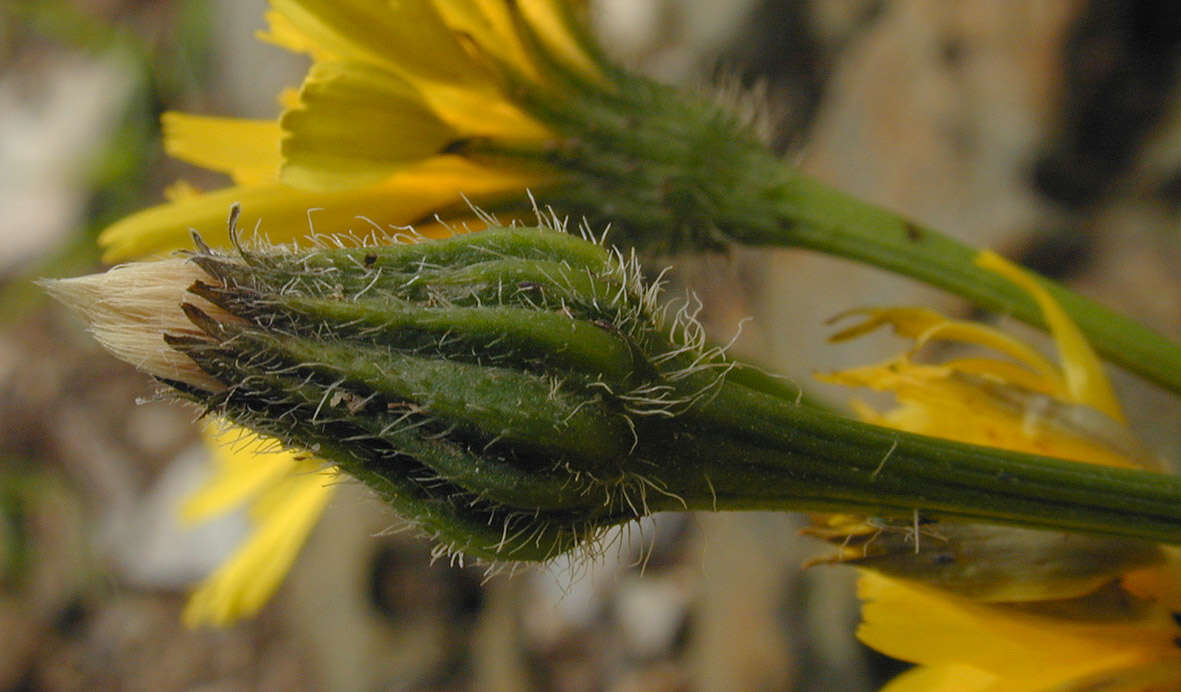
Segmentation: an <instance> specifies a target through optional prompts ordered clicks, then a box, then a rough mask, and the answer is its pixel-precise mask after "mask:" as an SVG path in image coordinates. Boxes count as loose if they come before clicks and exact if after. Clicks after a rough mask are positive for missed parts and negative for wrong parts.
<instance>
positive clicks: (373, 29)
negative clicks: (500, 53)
mask: <svg viewBox="0 0 1181 692" xmlns="http://www.w3.org/2000/svg"><path fill="white" fill-rule="evenodd" d="M435 5H436V3H435V2H433V1H431V0H400V1H399V2H398V3H396V7H392V6H391V3H389V2H385V1H383V0H271V7H272V8H273V10H272V13H270V14H268V20H270V23H271V36H272V37H274V38H275V39H276V42H279V43H280V44H281V45H283V46H284V47H289V48H290V47H304V46H311V47H314V48H315V50H317V51H324V52H327V53H329V54H331V55H333V56H335V57H337V58H342V59H348V60H358V61H363V62H368V63H371V64H374V65H383V66H385V67H387V68H389V69H395V70H398V71H403V72H408V73H412V74H413V75H415V76H418V77H421V78H423V79H427V80H431V81H442V82H453V83H465V84H477V83H479V82H480V81H482V80H483V79H486V78H487V77H488V75H487V74H486V73H484V72H483V71H482V70H481V69H480V66H479V65H478V64H476V63H475V62H473V60H472V59H471V57H470V56H469V55H468V54H467V52H466V51H465V50H464V49H463V47H462V46H461V45H460V44H459V42H458V41H457V40H456V38H455V35H454V34H453V33H452V31H451V30H450V29H449V28H448V27H447V25H446V24H444V23H443V20H442V18H441V17H440V16H439V13H438V12H437V10H436V8H435ZM304 52H307V51H306V50H305V51H304Z"/></svg>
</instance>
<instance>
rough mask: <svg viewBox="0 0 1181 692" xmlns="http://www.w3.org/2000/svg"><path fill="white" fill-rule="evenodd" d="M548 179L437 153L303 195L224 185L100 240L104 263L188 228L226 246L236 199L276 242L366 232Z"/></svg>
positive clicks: (156, 245) (184, 237)
mask: <svg viewBox="0 0 1181 692" xmlns="http://www.w3.org/2000/svg"><path fill="white" fill-rule="evenodd" d="M550 181H551V179H550V178H549V176H545V175H540V174H534V173H529V172H525V171H512V170H501V169H497V168H490V167H486V166H481V165H478V164H474V163H471V162H468V161H464V160H462V159H459V158H457V157H450V156H446V157H436V158H434V159H429V160H427V161H424V162H423V163H421V164H418V165H416V166H411V167H407V168H406V169H405V170H402V171H399V172H397V173H395V174H394V175H392V176H390V178H389V179H388V180H386V181H385V182H383V183H381V184H379V185H371V186H368V187H364V188H357V189H351V190H338V191H335V192H309V191H305V190H297V189H295V188H292V187H288V186H285V185H281V184H278V183H274V184H267V185H253V186H239V187H231V188H226V189H224V190H218V191H215V192H210V193H208V194H204V195H200V196H197V197H193V198H190V199H185V200H180V201H177V202H173V203H170V204H164V205H160V206H157V207H152V208H150V209H146V210H144V211H141V212H139V213H137V214H133V215H131V216H129V217H127V218H124V219H122V220H121V221H119V222H117V223H115V224H114V225H112V226H110V227H108V228H107V229H105V230H104V231H103V232H102V233H101V234H100V235H99V239H98V242H99V245H100V246H102V247H103V248H104V250H105V253H104V255H103V261H105V262H119V261H123V260H127V259H131V258H139V257H145V256H150V255H159V254H162V253H166V252H169V251H172V250H177V249H181V248H188V247H192V239H191V237H190V234H189V229H190V228H191V229H195V230H196V231H198V232H199V233H200V234H201V235H202V237H204V238H205V240H206V242H208V243H209V244H210V245H212V246H221V247H228V246H229V244H230V243H229V235H228V233H227V231H226V215H227V212H228V211H229V209H230V206H231V205H232V204H234V203H241V205H242V217H241V219H240V222H239V223H240V226H241V228H243V229H245V230H246V231H247V238H249V233H250V231H251V230H252V229H253V228H254V227H255V224H256V223H260V224H261V225H260V232H261V233H263V234H264V235H265V236H266V237H268V238H270V239H271V240H272V241H275V242H285V241H292V240H296V241H302V240H304V239H306V238H307V236H308V235H309V233H310V232H311V230H312V227H313V226H314V230H315V231H316V232H317V233H344V234H349V233H354V234H357V235H360V236H364V235H366V234H368V233H370V232H371V231H372V230H373V224H376V225H378V226H380V227H381V228H382V229H384V230H387V231H388V230H389V229H390V226H406V225H407V224H410V223H413V222H415V221H417V220H418V219H420V218H422V217H424V216H426V215H428V214H430V213H431V212H433V211H435V210H437V209H440V208H444V207H446V206H449V205H452V204H457V203H460V202H461V201H462V197H461V195H469V196H471V197H472V198H476V199H479V198H482V197H486V196H495V195H500V194H514V195H523V194H524V190H525V189H526V188H538V187H543V186H545V185H546V184H547V183H549V182H550Z"/></svg>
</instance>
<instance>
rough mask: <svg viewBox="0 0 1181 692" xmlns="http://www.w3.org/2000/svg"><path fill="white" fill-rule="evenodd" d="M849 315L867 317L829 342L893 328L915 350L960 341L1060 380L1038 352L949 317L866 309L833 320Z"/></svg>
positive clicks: (904, 310)
mask: <svg viewBox="0 0 1181 692" xmlns="http://www.w3.org/2000/svg"><path fill="white" fill-rule="evenodd" d="M848 315H864V316H865V318H866V319H865V321H863V322H862V323H860V324H856V325H853V326H852V327H849V328H847V329H844V330H842V331H840V332H838V333H836V334H834V335H833V336H831V337H829V341H846V340H848V339H852V338H854V337H857V336H861V335H862V334H866V333H868V332H871V331H873V330H874V329H877V328H878V327H880V326H882V325H890V326H891V327H893V329H894V331H895V333H897V334H898V335H899V336H903V337H906V338H909V339H914V340H915V341H916V348H918V347H920V346H922V345H923V344H925V343H927V342H929V341H958V342H960V343H964V344H973V345H976V346H982V347H984V348H990V349H993V350H995V351H999V352H1001V353H1003V354H1005V355H1007V356H1009V357H1010V358H1012V359H1013V360H1015V361H1017V362H1018V363H1020V364H1022V365H1024V366H1026V367H1028V368H1030V369H1031V370H1033V371H1034V372H1036V373H1038V374H1039V375H1041V376H1042V377H1047V378H1058V377H1059V374H1058V368H1056V367H1055V366H1054V364H1053V363H1051V362H1050V361H1048V360H1046V358H1045V357H1043V356H1042V355H1041V354H1040V353H1038V352H1037V351H1036V350H1034V349H1032V348H1030V347H1029V346H1027V345H1025V344H1024V343H1022V342H1020V341H1018V340H1017V339H1014V338H1013V337H1011V336H1009V335H1008V334H1005V333H1004V332H1002V331H999V330H997V329H992V328H991V327H986V326H984V325H980V324H976V323H974V322H962V321H958V320H949V319H948V318H947V317H945V316H943V315H941V314H939V313H938V312H935V311H934V310H928V309H926V308H909V307H904V308H863V309H858V310H850V311H848V312H845V313H842V314H840V315H838V316H837V317H836V318H834V319H841V318H842V317H845V316H848Z"/></svg>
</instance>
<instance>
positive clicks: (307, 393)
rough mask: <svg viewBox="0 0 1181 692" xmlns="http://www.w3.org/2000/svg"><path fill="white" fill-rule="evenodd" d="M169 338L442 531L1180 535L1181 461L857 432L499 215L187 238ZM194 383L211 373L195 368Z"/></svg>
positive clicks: (682, 309) (453, 539) (645, 291)
mask: <svg viewBox="0 0 1181 692" xmlns="http://www.w3.org/2000/svg"><path fill="white" fill-rule="evenodd" d="M198 248H199V249H198V251H196V252H193V253H191V255H190V261H191V262H192V263H194V264H196V265H197V266H198V267H199V268H200V269H201V271H203V272H204V274H205V275H206V278H204V279H202V280H199V281H197V282H195V283H194V284H193V285H192V286H191V287H190V288H189V291H188V295H189V296H190V299H188V300H187V302H185V304H184V305H183V308H182V309H183V310H184V313H185V315H186V316H187V317H188V320H189V321H190V322H191V323H192V326H193V328H192V329H187V330H179V331H177V330H174V331H173V332H170V333H166V334H165V336H164V338H165V340H166V341H167V343H168V344H169V345H170V346H171V347H172V348H174V349H176V350H178V351H180V352H181V353H183V354H185V355H186V356H187V357H188V358H190V359H191V360H192V361H193V362H194V363H196V365H197V366H199V367H200V369H201V370H202V371H204V373H205V374H206V375H208V376H209V377H210V378H211V379H209V378H207V379H206V380H204V381H203V382H201V383H197V384H194V382H185V381H179V380H176V381H171V380H170V381H166V383H167V384H169V385H171V386H173V387H174V388H175V389H176V390H177V391H178V392H179V393H181V394H182V395H183V396H185V397H187V398H190V399H192V400H195V401H197V402H198V403H200V404H201V405H202V406H204V407H205V408H206V409H207V410H208V411H209V412H211V413H215V414H217V415H223V416H225V417H227V418H229V419H230V420H232V421H234V422H236V423H240V424H242V425H245V426H247V427H250V428H253V429H255V430H257V431H259V432H262V433H265V434H267V435H270V436H273V437H275V438H277V439H279V440H280V441H282V442H283V443H285V444H288V445H291V446H296V447H302V448H305V449H309V450H312V451H313V452H315V453H316V454H319V455H321V456H322V457H324V458H326V459H329V460H330V461H332V462H334V463H336V464H338V465H339V466H340V467H341V468H342V469H344V470H345V471H347V472H348V473H350V474H352V475H353V476H355V477H356V478H358V479H360V480H361V481H363V482H364V483H366V484H367V485H369V486H371V487H372V488H373V489H374V490H376V491H377V492H378V493H380V494H381V496H382V497H383V498H384V499H385V500H386V501H388V502H389V503H390V504H391V505H392V506H393V507H394V508H395V509H396V510H397V511H399V512H400V513H401V514H403V515H404V516H406V517H408V518H410V519H412V520H413V521H415V522H416V523H417V524H418V525H419V526H421V527H422V528H423V529H424V530H425V531H426V532H428V533H430V534H431V535H433V536H434V537H436V538H437V539H438V540H439V541H440V544H441V545H442V546H444V547H445V548H446V549H447V550H450V551H458V552H463V553H466V554H472V555H475V556H479V557H482V558H488V559H495V560H542V559H546V558H548V557H551V556H553V555H555V554H558V553H561V552H564V551H567V550H570V549H572V548H575V547H576V546H579V545H581V544H583V543H585V542H586V541H588V539H592V538H594V537H595V536H597V535H599V533H600V532H601V531H602V530H603V529H605V528H607V527H610V526H614V525H617V524H620V523H622V522H626V521H629V520H631V519H634V518H637V517H640V516H643V515H644V514H647V513H649V512H654V511H661V510H691V509H715V510H723V509H738V510H743V509H802V510H844V511H859V512H863V513H867V514H872V515H876V516H884V517H895V518H898V519H910V518H912V517H914V516H915V513H920V514H921V516H922V518H923V520H949V521H984V522H990V523H1000V524H1016V525H1022V526H1029V527H1041V528H1050V527H1052V528H1058V529H1064V530H1068V531H1077V532H1083V533H1095V534H1105V535H1117V536H1137V537H1141V538H1149V539H1153V540H1160V541H1167V542H1181V502H1179V500H1181V480H1178V479H1175V478H1171V477H1165V476H1159V475H1156V474H1150V473H1141V472H1133V471H1124V470H1120V469H1110V468H1101V467H1095V466H1088V465H1082V464H1074V463H1070V462H1064V461H1058V460H1052V459H1045V458H1041V457H1032V456H1027V455H1021V454H1016V453H1009V452H1003V451H1000V450H995V449H985V448H976V447H970V446H966V445H960V444H955V443H951V442H945V441H940V440H933V439H929V438H923V437H919V436H914V435H907V434H905V433H900V432H897V431H892V430H886V429H882V428H876V427H873V426H869V425H865V424H861V423H857V422H853V421H850V420H846V419H844V418H840V417H838V416H835V415H833V414H831V413H827V412H824V411H820V410H818V409H814V408H811V407H809V406H806V405H801V404H799V403H797V402H796V401H795V397H794V396H791V395H790V392H789V391H784V390H785V389H790V388H784V387H781V386H777V385H776V384H775V383H774V382H773V381H772V379H771V378H768V377H765V376H762V375H760V374H759V373H758V371H757V370H755V369H753V368H750V367H748V366H745V365H743V364H741V363H738V362H735V361H733V360H731V359H730V358H728V357H727V356H726V355H725V353H724V352H723V350H722V349H720V348H717V347H711V346H709V344H708V343H707V342H706V340H705V337H704V333H703V331H702V329H701V326H700V324H698V323H697V322H696V321H695V320H694V319H693V315H692V307H693V302H692V301H691V300H690V299H686V300H685V301H683V302H681V303H679V304H677V305H676V306H674V307H670V304H669V303H665V302H662V301H661V296H660V290H659V283H658V282H657V283H650V282H648V281H646V280H645V278H644V274H643V272H642V270H641V267H640V266H639V264H638V262H636V261H635V259H634V258H630V259H629V258H625V257H624V256H623V255H622V254H620V253H618V252H612V251H609V250H607V249H605V248H604V247H602V246H601V245H599V244H596V243H594V242H589V241H587V240H583V239H581V238H578V237H576V236H573V235H568V234H566V233H563V232H558V231H553V230H547V229H537V228H499V229H492V230H489V231H486V232H481V233H475V234H463V235H457V236H454V237H452V238H448V239H444V240H433V241H426V240H424V241H423V242H419V243H416V244H399V245H389V246H379V247H360V248H335V249H325V248H317V249H310V250H307V249H304V250H298V249H284V248H274V247H263V248H258V249H255V250H246V249H241V248H239V249H238V250H237V251H236V252H234V253H230V254H222V253H218V252H215V251H212V250H209V249H208V248H206V247H204V246H203V245H202V244H200V243H198ZM210 382H217V383H220V384H221V385H222V386H220V387H215V386H211V385H210V384H209V383H210Z"/></svg>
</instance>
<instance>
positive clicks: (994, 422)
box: [818, 252, 1154, 467]
mask: <svg viewBox="0 0 1181 692" xmlns="http://www.w3.org/2000/svg"><path fill="white" fill-rule="evenodd" d="M977 262H978V264H980V265H981V266H983V267H986V268H988V269H991V270H992V271H995V272H997V273H999V274H1001V275H1002V276H1005V277H1006V278H1008V279H1009V280H1011V281H1013V282H1014V283H1017V284H1018V285H1020V286H1021V287H1022V288H1024V289H1025V290H1026V291H1027V292H1028V293H1029V294H1030V295H1031V296H1033V297H1034V299H1035V300H1036V301H1037V302H1038V304H1039V305H1040V306H1041V308H1042V311H1043V313H1044V315H1045V317H1046V321H1047V322H1048V323H1049V324H1050V328H1051V331H1052V332H1053V335H1054V341H1055V344H1056V345H1057V347H1058V353H1059V358H1060V364H1055V363H1053V362H1051V361H1049V360H1048V359H1046V358H1045V357H1043V356H1042V355H1041V354H1040V353H1038V352H1037V351H1036V350H1035V349H1033V348H1031V347H1029V346H1027V345H1026V344H1024V343H1022V342H1021V341H1018V340H1017V339H1015V338H1013V337H1011V336H1009V335H1007V334H1005V333H1003V332H1001V331H999V330H996V329H992V328H990V327H986V326H983V325H980V324H976V323H973V322H963V321H957V320H950V319H948V318H946V317H944V316H942V315H940V314H938V313H936V312H934V311H931V310H927V309H924V308H875V309H865V310H858V311H854V312H853V313H850V314H860V315H864V316H865V317H866V319H865V321H863V322H862V323H860V324H858V325H856V326H853V327H850V328H848V329H845V330H844V331H842V332H840V333H838V334H836V335H835V336H833V337H832V340H833V341H843V340H846V339H851V338H854V337H856V336H860V335H861V334H865V333H866V332H869V331H871V330H873V329H876V328H878V327H880V326H884V325H889V326H892V327H893V328H894V330H895V331H896V332H897V333H898V334H899V335H901V336H904V337H907V338H910V339H913V340H914V346H913V347H912V348H911V349H910V350H908V351H907V352H905V353H903V354H901V355H899V356H898V357H896V358H893V359H891V360H888V361H886V362H884V363H879V364H877V365H871V366H867V367H862V368H855V369H851V370H844V371H841V372H835V373H829V374H823V375H818V377H819V378H820V379H821V380H824V381H826V382H832V383H834V384H841V385H845V386H849V387H869V388H872V389H876V390H880V391H886V392H890V393H892V394H894V396H895V397H896V398H897V399H898V402H899V403H898V406H897V407H895V408H893V409H891V410H890V411H888V412H886V413H878V412H877V411H874V410H873V409H871V408H869V407H868V406H866V405H864V404H861V403H860V402H855V403H854V406H856V408H857V410H858V413H859V414H860V415H861V416H862V417H863V418H865V419H866V420H868V421H870V422H872V423H876V424H879V425H883V426H886V427H892V428H897V429H899V430H907V431H909V432H915V433H920V434H924V435H931V436H934V437H942V438H946V439H951V440H957V441H960V442H967V443H971V444H978V445H985V446H990V447H1001V448H1004V449H1012V450H1016V451H1022V452H1030V453H1033V454H1042V455H1046V456H1056V457H1061V458H1064V459H1073V460H1076V461H1087V462H1091V463H1096V464H1107V465H1110V466H1126V467H1143V466H1152V465H1153V464H1154V462H1153V461H1151V459H1150V457H1149V456H1148V455H1147V454H1146V453H1145V452H1144V451H1143V450H1142V449H1141V448H1140V447H1139V446H1138V445H1137V444H1136V442H1135V441H1134V440H1133V439H1132V438H1131V436H1129V435H1128V433H1127V431H1126V430H1125V429H1124V426H1123V422H1124V416H1123V412H1122V411H1121V409H1120V406H1119V403H1118V401H1117V400H1116V398H1115V395H1114V394H1113V393H1112V391H1111V385H1110V384H1109V383H1108V380H1107V377H1106V376H1105V375H1104V374H1103V368H1102V364H1101V363H1100V361H1099V358H1098V357H1097V356H1096V355H1095V353H1094V352H1093V351H1092V350H1091V347H1090V346H1089V345H1088V344H1087V342H1086V340H1085V339H1084V338H1083V336H1082V334H1081V333H1080V332H1079V331H1078V329H1077V327H1075V326H1074V324H1073V323H1072V322H1071V321H1070V319H1069V318H1068V317H1067V316H1066V314H1065V313H1064V312H1063V311H1062V309H1061V308H1060V307H1059V306H1058V305H1057V304H1056V303H1055V302H1054V301H1053V299H1051V298H1050V296H1049V294H1048V293H1047V292H1046V291H1045V290H1044V289H1042V288H1041V287H1040V286H1039V285H1038V283H1037V281H1036V280H1035V279H1033V278H1031V277H1030V276H1028V275H1027V274H1025V273H1024V272H1022V271H1021V270H1020V269H1018V268H1017V267H1015V266H1014V265H1012V264H1010V263H1008V262H1006V261H1005V260H1003V259H1002V258H1001V257H999V256H998V255H996V254H994V253H990V252H983V253H981V254H980V256H979V258H978V260H977ZM940 342H942V343H949V344H957V345H967V346H977V347H983V348H986V349H990V350H991V351H993V352H994V353H995V355H989V356H973V357H962V358H954V359H950V360H946V361H944V362H941V363H935V364H931V363H922V362H917V361H916V360H915V356H916V355H917V354H918V352H919V351H921V350H923V349H924V348H925V347H928V346H930V345H933V344H936V343H940Z"/></svg>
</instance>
